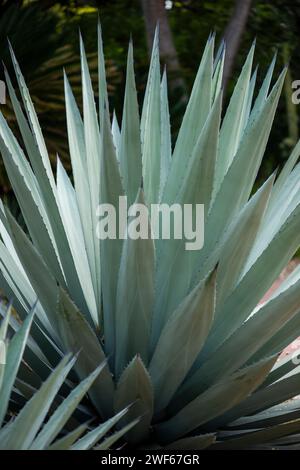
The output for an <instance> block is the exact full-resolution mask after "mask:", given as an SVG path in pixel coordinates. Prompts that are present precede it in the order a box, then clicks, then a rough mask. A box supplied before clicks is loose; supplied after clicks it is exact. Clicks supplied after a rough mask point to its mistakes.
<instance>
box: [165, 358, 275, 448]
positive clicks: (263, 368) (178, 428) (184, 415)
mask: <svg viewBox="0 0 300 470" xmlns="http://www.w3.org/2000/svg"><path fill="white" fill-rule="evenodd" d="M275 361H276V357H271V358H268V359H267V360H263V361H261V362H259V363H257V364H254V365H251V366H249V367H246V368H244V369H242V370H240V371H238V372H236V373H235V374H233V375H232V376H230V377H227V378H226V379H224V380H222V381H220V382H219V383H217V384H215V385H213V386H212V387H210V388H209V389H208V390H206V391H205V392H204V393H202V394H201V395H199V396H198V397H197V398H195V399H194V400H193V401H191V402H190V403H189V404H188V405H186V406H185V407H184V408H182V409H181V410H180V411H179V412H178V413H177V414H176V415H175V416H173V417H172V418H170V419H169V420H168V421H166V422H164V423H162V424H159V425H158V426H157V433H158V436H159V438H160V439H161V440H163V441H166V440H167V441H170V440H175V439H178V438H179V437H181V436H183V435H185V434H187V433H188V432H190V431H193V430H194V429H196V428H198V427H199V426H201V425H203V424H206V423H209V422H210V421H211V420H213V419H214V418H216V417H217V416H220V415H222V414H223V413H224V412H225V411H227V410H230V409H231V408H233V407H234V406H235V405H236V404H237V403H240V402H242V401H243V400H244V399H245V397H247V396H248V395H249V394H250V393H251V392H253V391H254V390H255V389H256V388H257V387H258V386H259V385H260V384H261V382H262V381H263V380H264V378H265V377H266V375H267V374H268V372H269V371H270V369H271V368H272V366H273V364H274V363H275Z"/></svg>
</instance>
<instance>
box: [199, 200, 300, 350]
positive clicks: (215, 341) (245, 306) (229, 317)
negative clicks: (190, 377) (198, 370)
mask: <svg viewBox="0 0 300 470" xmlns="http://www.w3.org/2000/svg"><path fill="white" fill-rule="evenodd" d="M299 220H300V205H299V206H298V207H296V209H295V210H294V211H293V212H292V214H291V215H290V216H289V217H288V219H287V221H286V222H285V224H284V225H283V227H282V228H281V230H280V231H279V232H278V233H277V234H276V235H275V237H274V238H273V240H272V241H271V243H270V244H269V245H268V247H267V248H266V249H265V251H264V252H263V253H262V254H261V256H260V257H259V258H258V259H257V261H256V262H255V263H254V264H253V265H252V266H251V268H250V269H249V271H248V272H247V273H246V274H245V275H244V277H243V278H242V280H241V281H240V283H239V284H238V285H237V287H236V288H235V289H234V291H233V292H232V293H231V295H229V297H228V298H227V299H226V301H225V302H224V304H223V305H222V306H220V307H219V308H220V309H222V311H221V312H220V313H219V316H218V318H217V321H216V323H215V325H214V329H213V330H212V333H211V337H210V338H209V339H208V343H207V344H206V347H207V351H210V352H212V350H215V349H216V348H217V347H218V346H219V345H220V344H222V342H223V341H224V340H225V339H226V338H227V337H228V336H229V335H230V334H231V333H233V331H235V330H236V328H238V327H239V326H240V325H241V324H242V323H243V321H245V320H246V319H247V318H248V316H249V315H250V313H251V311H252V309H253V308H254V307H255V306H256V304H257V303H258V302H259V300H260V299H261V298H262V297H263V295H264V293H265V292H266V291H267V289H268V288H269V287H270V286H271V285H272V283H273V282H274V281H275V279H276V278H277V277H278V276H279V274H280V272H281V271H282V269H283V268H284V267H285V266H286V264H287V263H288V261H289V260H290V259H291V257H292V256H293V254H294V253H295V251H296V250H297V248H298V246H299V243H300V234H299V237H298V236H297V235H298V233H299V231H298V228H297V227H298V226H299ZM250 292H251V294H252V295H251V299H250Z"/></svg>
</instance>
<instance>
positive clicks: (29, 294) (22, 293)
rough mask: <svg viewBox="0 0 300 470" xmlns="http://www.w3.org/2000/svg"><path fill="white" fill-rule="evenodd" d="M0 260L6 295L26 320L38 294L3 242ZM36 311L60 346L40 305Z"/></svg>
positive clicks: (0, 249) (0, 247)
mask: <svg viewBox="0 0 300 470" xmlns="http://www.w3.org/2000/svg"><path fill="white" fill-rule="evenodd" d="M0 260H1V261H0V271H1V272H2V274H3V277H4V279H3V281H4V280H5V281H6V283H7V286H6V288H5V292H6V295H8V296H9V297H11V298H13V299H14V302H15V305H16V306H17V311H18V314H19V315H20V316H21V318H24V317H25V316H26V315H27V313H28V312H29V311H30V305H33V304H34V303H35V302H36V294H35V292H34V290H33V288H32V286H31V284H30V282H29V280H28V278H27V276H26V275H25V273H24V270H23V268H22V269H19V266H20V264H16V263H15V261H14V258H13V257H12V256H11V255H10V252H8V250H7V248H6V247H5V246H4V245H3V243H2V242H0ZM3 286H4V282H3ZM35 311H36V318H38V319H39V320H40V322H41V324H42V325H43V326H44V327H45V329H46V331H48V332H49V334H50V335H51V337H52V338H53V339H54V340H55V341H56V342H57V343H58V344H59V339H58V337H57V334H56V333H55V331H54V329H53V327H52V325H51V324H50V322H49V320H48V318H47V316H46V314H45V312H44V310H43V308H42V306H41V304H40V303H38V304H37V305H36V307H35ZM39 338H40V335H39ZM40 339H41V338H40ZM41 341H42V343H43V348H46V345H45V342H44V341H43V340H41Z"/></svg>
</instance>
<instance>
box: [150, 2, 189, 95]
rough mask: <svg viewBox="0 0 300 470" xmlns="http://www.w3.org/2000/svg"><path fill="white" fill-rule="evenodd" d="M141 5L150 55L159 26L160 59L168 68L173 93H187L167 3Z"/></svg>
mask: <svg viewBox="0 0 300 470" xmlns="http://www.w3.org/2000/svg"><path fill="white" fill-rule="evenodd" d="M141 4H142V9H143V14H144V18H145V26H146V36H147V45H148V51H149V55H150V54H151V49H152V42H153V38H154V32H155V28H156V25H157V24H159V44H160V57H161V60H162V63H163V64H164V63H165V64H166V66H167V72H168V79H169V84H170V88H171V90H172V91H173V90H175V89H181V91H184V92H185V83H184V80H183V78H182V76H181V67H180V63H179V59H178V55H177V51H176V48H175V45H174V42H173V38H172V32H171V29H170V25H169V21H168V15H167V11H166V8H165V1H164V0H141ZM184 94H185V93H184Z"/></svg>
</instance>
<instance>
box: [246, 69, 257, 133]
mask: <svg viewBox="0 0 300 470" xmlns="http://www.w3.org/2000/svg"><path fill="white" fill-rule="evenodd" d="M257 70H258V67H256V69H255V70H254V72H253V74H252V77H251V80H250V83H249V88H248V93H247V105H246V109H245V113H244V119H243V121H244V122H243V130H244V129H245V127H246V126H247V124H248V120H249V116H250V113H251V107H252V100H253V94H254V89H255V84H256V79H257Z"/></svg>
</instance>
